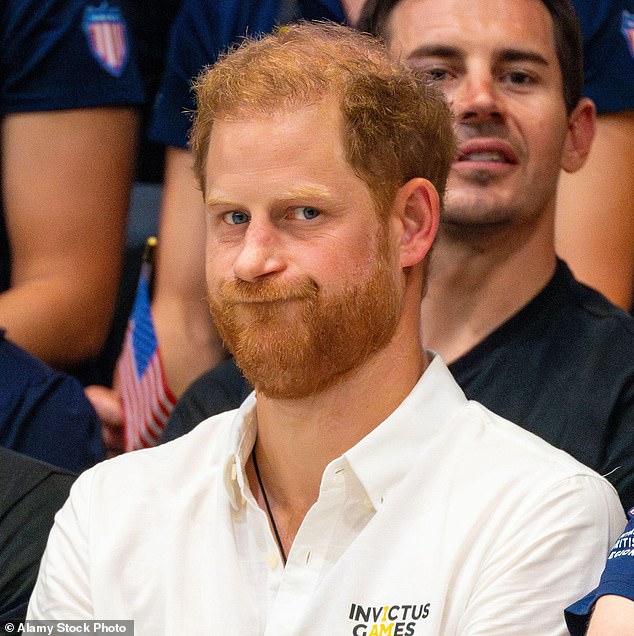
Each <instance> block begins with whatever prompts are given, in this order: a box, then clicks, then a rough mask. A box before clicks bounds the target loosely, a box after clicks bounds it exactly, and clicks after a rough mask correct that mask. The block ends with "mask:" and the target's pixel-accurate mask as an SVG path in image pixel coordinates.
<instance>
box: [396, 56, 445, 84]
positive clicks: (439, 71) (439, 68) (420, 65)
mask: <svg viewBox="0 0 634 636" xmlns="http://www.w3.org/2000/svg"><path fill="white" fill-rule="evenodd" d="M408 64H409V66H410V67H411V68H412V69H413V70H414V71H416V72H417V73H418V74H419V75H421V76H422V77H423V78H424V79H425V80H427V81H428V82H429V83H431V84H442V83H445V82H448V81H450V80H452V79H454V77H455V73H454V72H453V71H452V70H451V68H450V66H449V65H447V64H446V63H444V62H442V61H438V60H431V59H421V58H418V59H416V58H414V59H411V60H409V62H408Z"/></svg>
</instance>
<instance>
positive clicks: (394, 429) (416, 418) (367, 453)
mask: <svg viewBox="0 0 634 636" xmlns="http://www.w3.org/2000/svg"><path fill="white" fill-rule="evenodd" d="M428 354H429V356H430V358H431V362H430V364H429V366H428V367H427V369H425V372H424V373H423V375H422V376H421V377H420V379H419V381H418V382H417V383H416V385H415V386H414V388H413V389H412V391H411V392H410V393H409V395H408V396H407V397H406V398H405V400H403V402H402V403H401V404H400V405H399V406H398V407H397V409H396V410H395V411H394V412H393V413H391V415H389V417H388V418H387V419H385V420H384V421H383V422H382V423H381V424H380V425H379V426H377V427H376V428H375V429H374V430H373V431H371V432H370V433H369V434H368V435H366V436H365V437H364V438H363V439H362V440H361V441H360V442H359V443H358V444H355V446H353V447H352V448H351V449H350V450H349V451H347V452H346V453H344V457H345V458H346V459H347V461H348V463H349V464H350V466H351V468H352V470H353V472H354V473H355V475H356V476H357V478H358V479H359V481H360V482H361V484H362V485H363V487H364V488H365V490H366V493H367V496H368V498H369V499H370V501H371V502H372V505H373V506H374V508H375V509H378V508H379V507H380V505H381V503H382V501H383V499H384V497H385V496H386V495H387V493H388V492H389V491H390V489H392V488H393V487H395V486H396V485H398V484H399V483H400V482H401V481H402V480H403V478H404V477H405V476H406V475H407V473H408V472H409V471H410V470H411V469H412V468H413V466H414V465H415V464H416V463H418V462H420V456H421V454H422V453H423V452H425V449H426V447H428V446H429V441H430V438H431V437H433V436H434V435H435V432H436V431H440V430H442V429H443V428H444V427H445V425H446V424H448V423H449V422H450V421H451V420H453V419H454V418H455V417H456V416H457V415H458V414H459V412H460V411H461V409H462V408H463V407H464V405H465V404H466V402H467V399H466V397H465V395H464V393H463V392H462V390H461V389H460V387H459V386H458V385H457V384H456V381H455V380H454V379H453V376H452V375H451V373H450V372H449V370H448V369H447V367H446V365H445V363H444V362H443V361H442V359H441V358H440V356H439V355H438V354H434V353H432V352H428ZM432 356H433V357H432Z"/></svg>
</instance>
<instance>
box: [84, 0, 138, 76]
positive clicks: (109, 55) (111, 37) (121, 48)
mask: <svg viewBox="0 0 634 636" xmlns="http://www.w3.org/2000/svg"><path fill="white" fill-rule="evenodd" d="M82 26H83V28H84V33H85V34H86V38H87V40H88V44H89V46H90V52H91V53H92V55H93V57H94V58H95V59H96V60H97V62H99V65H100V66H101V67H102V68H103V69H104V70H105V71H106V72H108V73H110V75H113V76H114V77H119V76H120V75H121V73H123V69H124V68H125V65H126V62H127V61H128V36H127V32H126V24H125V20H124V19H123V15H122V14H121V9H119V7H111V6H110V5H109V4H108V3H107V2H103V3H102V4H101V5H100V6H98V7H90V6H89V7H86V10H85V11H84V20H83V23H82Z"/></svg>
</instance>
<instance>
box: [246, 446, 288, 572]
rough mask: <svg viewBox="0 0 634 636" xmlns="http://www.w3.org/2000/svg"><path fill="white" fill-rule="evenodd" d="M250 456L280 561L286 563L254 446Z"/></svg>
mask: <svg viewBox="0 0 634 636" xmlns="http://www.w3.org/2000/svg"><path fill="white" fill-rule="evenodd" d="M251 457H252V459H253V468H254V469H255V476H256V477H257V478H258V484H259V486H260V492H261V493H262V498H263V499H264V505H265V506H266V512H267V513H268V515H269V519H270V520H271V525H272V526H273V534H274V535H275V540H276V541H277V545H278V547H279V549H280V553H281V555H282V561H283V562H284V565H286V552H285V551H284V546H283V545H282V538H281V537H280V533H279V531H278V529H277V524H276V523H275V517H274V516H273V511H272V510H271V506H270V504H269V498H268V497H267V496H266V490H264V484H263V483H262V477H261V476H260V469H259V468H258V460H257V458H256V456H255V446H254V447H253V450H252V451H251Z"/></svg>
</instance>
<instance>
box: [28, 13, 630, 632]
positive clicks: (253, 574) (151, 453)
mask: <svg viewBox="0 0 634 636" xmlns="http://www.w3.org/2000/svg"><path fill="white" fill-rule="evenodd" d="M196 91H197V97H198V111H197V117H196V121H195V124H194V128H193V134H192V147H193V152H194V157H195V167H196V171H197V175H198V178H199V181H200V184H201V189H202V192H203V197H204V201H205V207H206V220H207V232H206V240H207V258H206V275H207V286H208V296H209V302H210V306H211V308H212V313H213V316H214V319H215V322H216V325H217V327H218V331H219V333H220V334H221V336H222V338H223V340H224V342H225V344H226V345H227V347H228V348H229V350H230V351H231V352H232V354H233V355H234V357H235V359H236V360H237V362H238V364H239V365H240V367H241V368H242V371H243V372H244V374H245V375H246V377H247V378H248V380H249V382H250V383H251V384H252V385H253V386H254V387H255V394H253V395H250V396H249V397H248V398H247V399H246V400H245V401H244V403H243V404H242V406H241V407H240V409H239V410H238V411H230V412H227V413H223V414H221V415H219V416H217V417H216V418H212V419H210V420H208V421H207V422H205V423H203V424H201V425H200V426H198V427H197V428H196V429H195V430H194V431H193V432H192V433H191V434H189V435H186V436H184V437H181V438H179V439H178V440H175V441H174V442H172V443H170V444H165V445H163V446H159V447H156V448H153V449H150V450H147V451H139V452H136V453H129V454H127V455H123V456H120V457H118V458H116V459H114V460H111V461H109V462H108V461H107V462H104V463H102V464H100V465H99V466H98V467H97V468H96V469H93V470H90V471H88V472H86V473H84V474H83V475H82V476H81V477H80V478H79V481H78V483H77V484H76V487H75V488H74V489H73V493H72V494H71V497H70V499H69V501H68V503H67V504H66V505H65V507H64V508H63V510H62V511H61V512H60V514H59V515H58V518H57V521H56V525H55V527H54V529H53V531H52V533H51V536H50V539H49V544H48V547H47V551H46V554H45V556H44V559H43V562H42V567H41V571H40V578H39V580H38V583H37V584H36V588H35V591H34V593H33V596H32V599H31V603H30V606H29V616H30V617H31V618H34V619H37V618H48V619H54V618H60V617H65V618H70V617H72V618H90V617H98V618H101V617H106V616H108V617H113V616H116V617H119V618H134V619H135V633H136V634H138V635H140V636H143V635H146V634H147V635H151V636H155V635H157V634H175V633H187V634H189V633H200V634H213V633H223V634H265V633H266V634H275V635H276V636H281V635H284V634H304V635H310V634H320V635H321V634H350V633H352V634H356V635H357V636H361V635H363V634H367V635H370V634H378V633H382V634H393V635H396V634H423V633H425V634H443V635H449V634H473V633H486V634H488V635H491V636H493V635H495V634H500V635H502V634H504V636H507V635H508V634H512V633H520V632H522V630H524V629H525V628H526V626H530V630H531V631H533V632H534V633H539V634H563V633H564V632H563V630H564V629H565V628H564V623H563V613H562V611H561V608H562V607H563V606H564V605H565V604H566V603H568V602H569V601H571V600H573V599H574V598H575V597H576V596H578V595H579V592H580V590H582V589H584V587H586V586H587V585H588V584H589V582H590V581H592V580H594V579H595V577H596V576H597V575H598V572H599V569H600V567H601V566H602V562H603V559H604V556H605V552H606V551H607V547H608V545H609V542H610V539H611V538H615V536H616V535H617V533H618V532H619V531H620V529H621V527H622V524H623V513H622V511H621V509H620V505H619V502H618V498H617V496H616V493H615V492H614V490H613V488H612V487H611V486H610V485H609V484H608V483H607V482H606V480H605V479H603V478H602V477H600V476H599V475H597V474H596V473H594V472H593V471H591V470H590V469H588V468H586V467H585V466H583V465H582V464H580V463H579V462H577V461H575V460H574V459H573V458H571V457H570V456H569V455H567V454H566V453H563V452H561V451H558V450H557V449H555V448H553V447H552V446H550V445H549V444H547V443H546V442H544V441H543V440H540V439H539V438H538V437H536V436H534V435H531V434H530V433H527V432H526V431H523V430H522V429H521V428H519V427H517V426H515V425H514V424H511V423H510V422H508V421H506V420H504V419H502V418H500V417H499V416H497V415H495V414H493V413H491V412H490V411H487V410H486V409H485V408H484V407H482V406H481V405H479V404H477V403H474V402H468V401H467V400H466V398H465V396H464V395H463V393H462V392H461V391H460V389H459V388H458V386H457V385H456V384H455V382H454V381H453V379H452V377H451V375H450V374H449V372H448V371H447V368H446V367H445V366H444V364H443V362H442V360H441V359H440V357H438V356H435V355H434V354H433V353H431V352H428V351H425V350H424V349H423V347H422V345H421V341H420V305H421V298H422V294H423V289H424V283H425V272H426V268H427V262H428V254H429V251H430V249H431V245H432V242H433V240H434V236H435V234H436V230H437V227H438V218H439V209H440V200H441V196H442V193H443V192H444V189H445V182H446V179H447V175H448V173H449V170H450V167H451V163H452V160H453V158H454V156H455V138H454V135H453V130H452V117H451V112H450V110H449V108H448V107H447V104H446V103H445V101H444V100H443V98H442V96H441V94H440V92H439V91H437V90H436V89H435V88H433V87H430V86H428V85H427V84H426V82H425V81H423V79H422V78H421V77H420V76H418V75H417V74H415V73H412V72H411V71H410V70H409V69H407V68H406V67H404V66H402V65H400V64H398V63H397V62H394V61H393V60H391V59H390V56H389V55H388V53H387V51H386V50H385V49H384V47H382V46H381V45H380V43H378V42H377V40H376V39H375V38H372V37H370V36H367V35H363V34H361V33H358V32H355V31H353V30H351V29H347V28H346V27H343V26H336V25H334V24H330V25H323V24H321V25H319V24H303V25H298V26H291V27H288V28H285V29H283V30H282V29H281V30H280V31H279V33H277V34H275V35H272V36H267V37H265V38H263V39H261V40H252V41H248V42H247V43H245V44H244V45H242V46H241V47H239V48H238V49H237V50H235V51H233V52H232V53H229V54H228V55H226V56H225V57H223V58H222V59H221V60H220V61H219V62H217V63H216V64H215V65H214V66H213V67H212V68H211V69H210V70H208V71H207V72H206V73H205V74H204V75H203V76H201V77H200V78H199V80H198V82H197V84H196ZM527 511H530V512H529V513H527ZM562 551H565V558H564V559H559V557H560V555H561V553H562ZM588 558H590V561H591V562H592V561H593V562H594V564H592V563H590V565H589V564H588ZM553 561H557V567H556V568H553ZM581 564H583V567H581Z"/></svg>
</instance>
